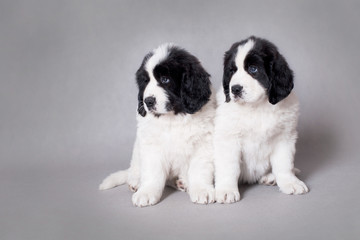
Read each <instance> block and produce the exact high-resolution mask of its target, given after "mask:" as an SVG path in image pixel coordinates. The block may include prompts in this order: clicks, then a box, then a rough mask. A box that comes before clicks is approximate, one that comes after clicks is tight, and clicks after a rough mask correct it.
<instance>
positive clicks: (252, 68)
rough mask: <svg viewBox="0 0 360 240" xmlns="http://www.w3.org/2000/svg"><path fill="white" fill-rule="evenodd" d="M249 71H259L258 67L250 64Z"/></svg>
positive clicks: (252, 72)
mask: <svg viewBox="0 0 360 240" xmlns="http://www.w3.org/2000/svg"><path fill="white" fill-rule="evenodd" d="M248 71H249V73H251V74H254V73H257V71H258V69H257V67H255V66H254V65H250V66H249V68H248Z"/></svg>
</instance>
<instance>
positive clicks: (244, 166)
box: [215, 93, 298, 183]
mask: <svg viewBox="0 0 360 240" xmlns="http://www.w3.org/2000/svg"><path fill="white" fill-rule="evenodd" d="M216 115H217V116H216V118H215V131H216V132H221V133H222V134H225V135H226V136H227V137H228V138H229V139H230V138H235V139H236V141H237V145H238V146H237V147H238V148H240V156H239V161H240V167H241V171H240V172H241V174H240V181H243V182H249V183H254V182H256V181H258V180H259V178H260V177H262V176H263V175H264V174H266V173H267V172H268V171H270V168H271V166H270V155H271V154H272V151H273V149H274V146H275V145H276V144H277V142H278V141H280V140H283V139H284V138H285V139H286V138H294V137H295V138H296V134H297V133H296V125H297V118H298V101H297V99H296V97H295V95H294V94H293V93H292V94H290V95H289V96H288V98H286V99H284V100H283V101H281V102H280V103H278V104H276V105H272V104H270V103H268V102H263V103H261V104H258V105H255V106H254V105H248V104H238V103H236V102H233V101H231V102H229V103H222V104H220V106H219V107H218V109H217V114H216ZM225 139H226V138H225Z"/></svg>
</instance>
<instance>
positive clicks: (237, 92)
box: [231, 85, 243, 96]
mask: <svg viewBox="0 0 360 240" xmlns="http://www.w3.org/2000/svg"><path fill="white" fill-rule="evenodd" d="M242 89H243V87H242V86H240V85H234V86H232V87H231V92H232V93H233V94H234V95H235V96H240V95H241V91H242Z"/></svg>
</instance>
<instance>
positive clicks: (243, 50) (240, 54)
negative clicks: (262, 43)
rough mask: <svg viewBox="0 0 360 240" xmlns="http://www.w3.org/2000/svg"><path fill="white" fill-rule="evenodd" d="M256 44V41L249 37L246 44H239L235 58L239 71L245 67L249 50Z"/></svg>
mask: <svg viewBox="0 0 360 240" xmlns="http://www.w3.org/2000/svg"><path fill="white" fill-rule="evenodd" d="M254 44H255V43H254V41H253V40H252V39H249V40H248V41H247V42H246V43H245V44H243V45H240V46H238V49H237V54H236V58H235V64H236V66H237V67H238V71H240V70H243V69H244V60H245V58H246V56H247V54H248V52H249V51H250V50H251V49H252V48H253V47H254Z"/></svg>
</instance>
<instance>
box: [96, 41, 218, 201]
mask: <svg viewBox="0 0 360 240" xmlns="http://www.w3.org/2000/svg"><path fill="white" fill-rule="evenodd" d="M168 46H169V45H163V46H161V47H159V48H157V49H155V50H154V55H153V56H152V57H151V58H150V59H149V61H148V62H147V63H146V66H145V67H146V69H147V72H148V73H149V76H150V82H149V84H148V85H147V86H146V89H145V91H144V98H146V97H148V96H153V97H155V98H156V107H155V109H156V113H158V114H162V115H161V116H160V117H158V116H155V115H154V114H150V112H149V113H148V114H147V115H146V117H142V116H140V115H137V122H138V124H137V134H136V141H135V145H134V149H133V155H132V159H131V164H130V168H129V169H127V170H125V171H119V172H116V173H113V174H111V175H110V176H108V177H107V178H106V179H105V180H104V181H103V182H102V184H101V185H100V187H99V188H100V189H101V190H104V189H109V188H113V187H115V186H118V185H121V184H124V183H128V184H129V187H130V189H131V190H132V191H134V192H135V193H134V194H133V197H132V202H133V204H134V205H135V206H138V207H144V206H149V205H154V204H156V203H157V202H159V201H160V198H161V196H162V192H163V189H164V186H165V185H166V184H168V185H170V186H174V185H176V187H177V188H179V189H182V190H186V191H187V192H188V193H189V195H190V198H191V201H193V202H195V203H201V204H206V203H212V202H214V200H215V191H214V187H213V174H214V166H213V147H212V135H213V119H214V116H215V99H214V98H215V97H214V96H212V97H211V99H210V101H209V102H208V103H207V104H206V105H204V106H203V107H202V108H201V110H200V111H198V112H196V113H194V114H177V115H175V114H174V113H171V112H170V113H169V112H168V113H165V112H166V109H165V103H166V101H167V96H166V93H165V92H164V90H163V89H162V88H161V87H159V86H158V84H156V80H155V79H154V76H153V74H152V69H153V68H154V67H155V66H156V64H157V63H159V62H160V61H161V60H162V59H164V58H166V56H167V50H166V49H167V47H168ZM213 95H214V94H213ZM145 107H146V106H145ZM146 110H147V111H148V109H147V108H146Z"/></svg>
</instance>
